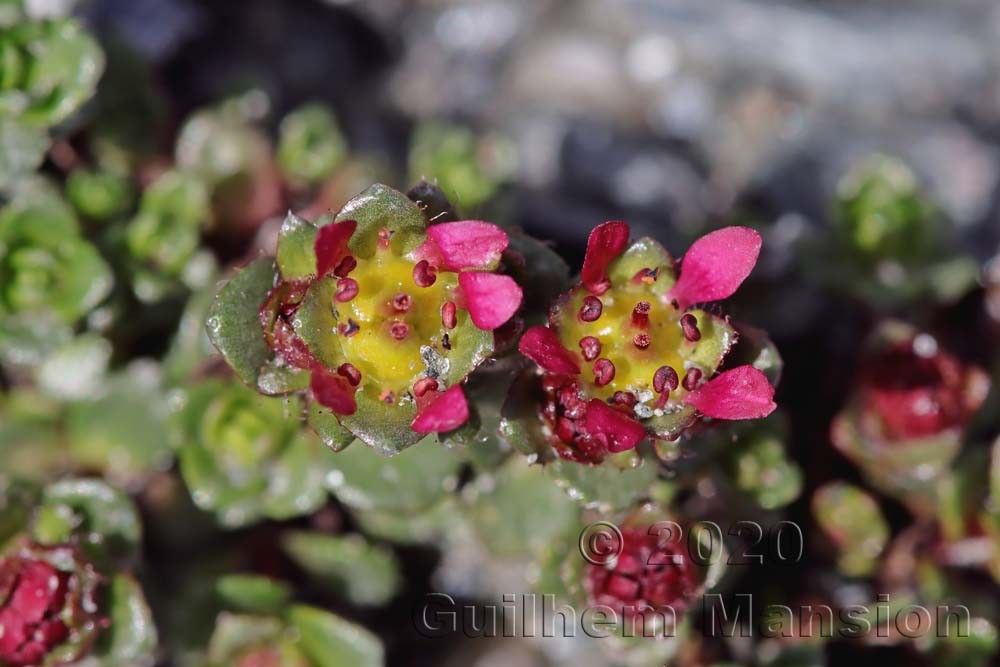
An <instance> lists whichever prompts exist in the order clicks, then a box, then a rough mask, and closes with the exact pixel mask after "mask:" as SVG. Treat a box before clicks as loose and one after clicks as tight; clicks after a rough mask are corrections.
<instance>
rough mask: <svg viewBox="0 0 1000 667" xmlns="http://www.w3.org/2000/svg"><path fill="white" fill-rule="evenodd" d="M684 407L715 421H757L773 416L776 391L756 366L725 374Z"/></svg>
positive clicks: (694, 393)
mask: <svg viewBox="0 0 1000 667" xmlns="http://www.w3.org/2000/svg"><path fill="white" fill-rule="evenodd" d="M684 403H685V404H687V405H691V406H694V407H695V408H696V409H697V410H698V411H699V412H700V413H702V414H703V415H705V416H707V417H714V418H716V419H758V418H760V417H766V416H767V415H769V414H771V413H772V412H774V409H775V408H776V407H777V405H775V403H774V387H772V386H771V385H770V383H769V382H768V381H767V376H766V375H764V374H763V373H762V372H760V371H759V370H757V369H756V368H754V367H753V366H738V367H736V368H734V369H732V370H728V371H726V372H725V373H722V374H721V375H719V376H718V377H715V378H713V379H711V380H709V381H708V382H706V383H705V384H703V385H702V386H700V387H698V388H697V389H695V390H694V391H692V392H690V393H689V394H688V395H687V396H686V397H684Z"/></svg>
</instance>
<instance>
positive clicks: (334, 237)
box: [313, 220, 358, 278]
mask: <svg viewBox="0 0 1000 667" xmlns="http://www.w3.org/2000/svg"><path fill="white" fill-rule="evenodd" d="M357 228H358V223H357V222H356V221H354V220H344V221H342V222H334V223H332V224H329V225H323V226H322V227H320V228H319V233H318V234H316V243H315V245H314V246H313V247H314V248H315V250H316V275H318V276H319V277H320V278H322V277H323V276H325V275H326V274H328V273H330V272H331V271H333V270H334V269H336V268H337V265H338V264H340V262H341V260H343V259H344V258H345V257H347V256H348V255H350V254H351V251H350V250H349V249H348V248H347V244H348V242H350V240H351V237H352V236H353V235H354V230H355V229H357Z"/></svg>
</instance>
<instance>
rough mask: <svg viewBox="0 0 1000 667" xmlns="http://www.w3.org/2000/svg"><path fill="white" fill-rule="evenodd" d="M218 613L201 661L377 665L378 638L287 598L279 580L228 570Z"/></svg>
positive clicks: (211, 664)
mask: <svg viewBox="0 0 1000 667" xmlns="http://www.w3.org/2000/svg"><path fill="white" fill-rule="evenodd" d="M216 591H217V593H219V595H220V596H221V598H222V602H223V606H224V607H226V608H227V611H224V612H222V613H221V614H219V616H218V618H217V619H216V623H215V631H214V632H213V633H212V637H211V639H210V641H209V644H208V647H207V650H206V651H205V657H204V660H203V661H202V662H201V663H199V665H200V667H259V666H263V665H266V666H267V667H335V666H338V665H357V667H381V665H384V664H385V654H384V649H383V648H382V643H381V642H380V641H379V640H378V638H377V637H375V636H374V635H372V634H371V633H370V632H368V631H367V630H366V629H365V628H363V627H361V626H359V625H357V624H355V623H352V622H350V621H348V620H346V619H344V618H342V617H340V616H337V615H336V614H332V613H330V612H327V611H324V610H322V609H317V608H316V607H309V606H306V605H300V604H289V598H290V592H289V591H288V590H287V587H285V586H284V585H283V584H281V583H280V582H277V581H273V580H269V579H265V578H263V577H252V576H241V575H235V576H229V577H225V578H223V579H222V580H220V582H219V585H217V587H216Z"/></svg>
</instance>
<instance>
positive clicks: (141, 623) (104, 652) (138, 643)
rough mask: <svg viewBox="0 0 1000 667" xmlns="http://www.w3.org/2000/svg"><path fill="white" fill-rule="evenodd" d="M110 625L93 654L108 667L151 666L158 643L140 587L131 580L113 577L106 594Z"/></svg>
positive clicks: (130, 578) (151, 617) (124, 576)
mask: <svg viewBox="0 0 1000 667" xmlns="http://www.w3.org/2000/svg"><path fill="white" fill-rule="evenodd" d="M107 609H108V617H109V620H110V625H109V628H108V630H107V632H106V633H105V634H102V635H101V636H100V639H99V643H98V646H97V649H96V651H95V653H96V655H97V657H98V658H100V659H101V661H102V662H101V664H102V665H107V667H141V666H143V665H152V664H153V662H154V660H155V657H156V656H155V652H156V646H157V641H158V636H157V631H156V624H155V623H154V622H153V614H152V612H151V611H150V609H149V605H148V604H147V603H146V598H145V596H144V595H143V593H142V588H141V587H140V586H139V584H138V582H136V581H135V579H133V578H132V577H130V576H128V575H124V574H119V575H116V576H115V577H114V578H112V580H111V585H110V587H109V593H108V603H107Z"/></svg>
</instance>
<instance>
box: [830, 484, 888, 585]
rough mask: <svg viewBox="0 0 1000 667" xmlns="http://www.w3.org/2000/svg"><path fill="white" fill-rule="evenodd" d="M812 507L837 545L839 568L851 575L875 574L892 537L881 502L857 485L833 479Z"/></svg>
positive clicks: (835, 546)
mask: <svg viewBox="0 0 1000 667" xmlns="http://www.w3.org/2000/svg"><path fill="white" fill-rule="evenodd" d="M812 509H813V516H815V517H816V521H817V522H818V523H819V525H820V527H821V528H822V530H823V532H824V533H825V534H826V536H827V537H828V538H829V539H830V541H831V542H832V543H833V545H834V548H835V550H836V555H837V568H838V569H839V570H840V571H841V572H843V573H844V574H846V575H848V576H851V577H863V576H866V575H868V574H871V573H872V572H873V571H874V570H875V568H876V567H877V566H878V563H879V557H880V556H881V554H882V551H883V550H884V549H885V546H886V544H887V543H888V541H889V536H890V534H889V524H888V523H887V522H886V520H885V517H884V516H882V512H881V510H880V509H879V505H878V502H877V501H876V500H875V499H874V498H872V497H871V496H870V495H868V494H867V493H865V492H864V491H863V490H861V489H860V488H858V487H856V486H851V485H850V484H846V483H844V482H830V483H828V484H826V485H824V486H822V487H820V488H819V489H817V490H816V493H815V494H813V499H812Z"/></svg>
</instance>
